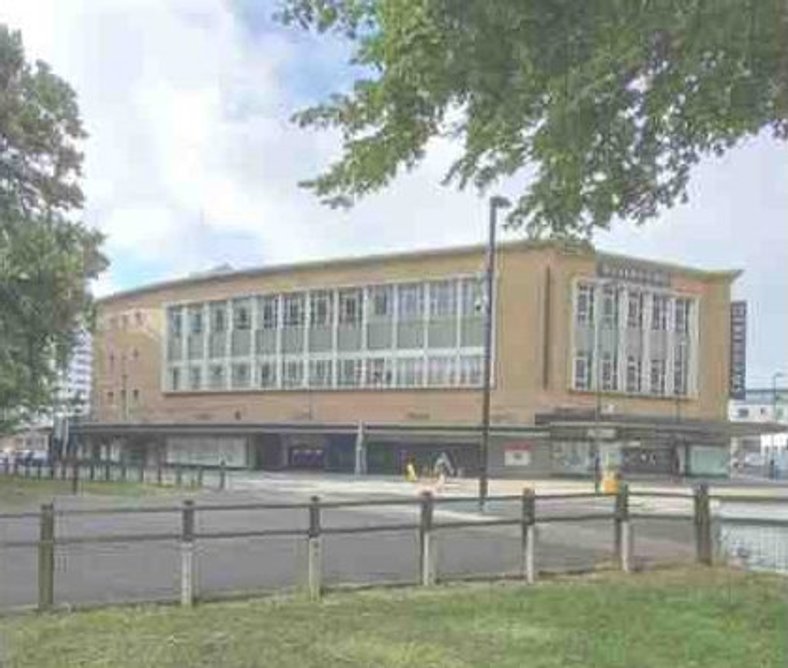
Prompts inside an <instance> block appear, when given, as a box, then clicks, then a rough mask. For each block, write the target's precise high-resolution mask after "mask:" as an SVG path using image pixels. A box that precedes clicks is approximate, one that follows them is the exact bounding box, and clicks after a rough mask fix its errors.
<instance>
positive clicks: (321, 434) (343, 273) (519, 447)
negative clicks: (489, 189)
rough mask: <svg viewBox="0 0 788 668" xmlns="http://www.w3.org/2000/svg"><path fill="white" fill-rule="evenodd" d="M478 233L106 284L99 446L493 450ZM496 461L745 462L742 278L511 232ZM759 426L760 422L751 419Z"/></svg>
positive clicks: (404, 457) (110, 452) (137, 456)
mask: <svg viewBox="0 0 788 668" xmlns="http://www.w3.org/2000/svg"><path fill="white" fill-rule="evenodd" d="M484 251H485V249H484V248H483V247H481V246H471V247H463V248H453V249H441V250H432V251H422V252H410V253H400V254H390V255H379V256H371V257H360V258H346V259H338V260H331V261H325V262H313V263H304V264H295V265H288V266H275V267H263V268H258V269H249V270H243V271H229V272H226V273H220V274H216V275H210V274H209V275H204V276H192V277H187V278H185V279H182V280H174V281H168V282H164V283H159V284H156V285H149V286H143V287H140V288H138V289H134V290H130V291H128V292H125V293H120V294H117V295H114V296H111V297H107V298H105V299H102V300H99V302H98V311H99V318H98V329H97V333H96V335H95V341H94V354H95V360H94V363H95V372H94V374H93V379H94V387H93V394H92V398H93V412H92V415H91V420H90V421H83V422H82V423H81V424H80V425H79V426H78V427H75V429H77V430H78V439H79V441H80V444H81V448H82V453H83V455H86V456H93V457H111V458H120V457H123V458H127V459H129V460H131V461H142V460H145V461H148V462H155V461H162V462H168V463H192V464H198V463H199V464H207V465H216V464H218V463H219V462H222V461H223V462H225V463H226V464H227V465H228V466H238V467H249V468H260V469H280V468H315V469H325V470H335V471H353V470H355V471H357V472H363V471H365V470H366V471H368V472H370V473H373V472H378V473H394V472H397V471H399V470H401V469H402V467H403V465H404V462H406V461H408V460H415V461H416V462H417V464H418V465H419V466H421V465H428V464H429V463H430V462H433V461H434V460H435V458H436V457H438V456H439V455H440V454H443V453H447V454H448V455H449V456H450V457H451V459H452V461H453V462H454V463H455V466H456V468H459V469H463V470H464V471H465V472H466V473H473V472H474V471H476V470H477V468H478V466H479V452H480V450H479V433H480V431H479V425H480V418H481V403H482V396H481V395H482V392H481V388H482V385H483V367H484V364H483V352H484V347H483V342H484V311H485V304H486V296H485V295H484V289H483V281H482V280H481V279H482V273H483V271H484ZM496 262H497V279H496V283H495V286H494V292H493V295H492V301H493V318H494V320H493V324H494V336H493V367H492V368H493V374H492V375H493V387H492V392H491V399H492V411H491V420H492V439H491V442H490V448H489V460H488V462H487V466H488V468H489V470H490V471H491V472H492V473H493V474H494V475H512V476H524V475H532V474H539V475H541V474H556V475H589V474H591V473H592V472H593V470H594V467H595V466H596V462H597V461H601V463H602V464H603V465H604V466H606V467H608V466H609V467H611V468H619V469H621V470H622V471H623V472H625V473H640V474H649V473H656V474H667V473H673V474H675V473H683V474H687V475H690V474H695V475H727V473H728V462H729V449H730V448H729V446H730V439H731V436H732V435H733V434H732V433H731V429H732V423H730V422H729V421H728V419H727V401H728V392H729V386H730V378H729V372H730V367H731V329H730V307H731V301H730V288H731V283H732V282H733V281H734V280H735V279H736V277H737V276H738V275H739V272H737V271H705V270H699V269H693V268H689V267H682V266H677V265H672V264H666V263H660V262H653V261H647V260H640V259H636V258H631V257H624V256H619V255H613V254H607V253H601V252H597V251H595V250H593V249H591V248H588V247H580V248H578V247H571V248H570V247H567V246H565V245H560V244H556V243H550V242H524V241H523V242H515V243H509V244H503V245H502V246H501V247H499V249H498V250H497V253H496ZM733 428H739V429H745V430H746V429H750V430H754V431H755V432H756V433H757V430H758V425H733Z"/></svg>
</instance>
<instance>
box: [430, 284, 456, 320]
mask: <svg viewBox="0 0 788 668" xmlns="http://www.w3.org/2000/svg"><path fill="white" fill-rule="evenodd" d="M456 293H457V289H456V287H455V283H454V281H435V282H433V283H430V318H433V319H437V318H453V317H454V316H455V314H456V313H457V308H456V307H457V304H456V301H457V299H456V297H457V294H456Z"/></svg>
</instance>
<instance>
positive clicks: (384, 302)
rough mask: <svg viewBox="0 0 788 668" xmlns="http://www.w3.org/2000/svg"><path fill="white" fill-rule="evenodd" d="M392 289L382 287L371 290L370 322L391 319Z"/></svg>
mask: <svg viewBox="0 0 788 668" xmlns="http://www.w3.org/2000/svg"><path fill="white" fill-rule="evenodd" d="M391 292H392V288H391V286H390V285H380V286H377V287H374V288H370V289H369V295H368V300H369V303H368V307H367V308H368V312H367V317H368V319H369V320H388V319H390V318H391V315H392V312H393V309H392V295H391Z"/></svg>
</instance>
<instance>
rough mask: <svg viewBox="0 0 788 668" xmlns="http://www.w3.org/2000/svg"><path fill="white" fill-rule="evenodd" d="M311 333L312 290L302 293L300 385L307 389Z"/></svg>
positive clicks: (308, 384)
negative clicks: (302, 335)
mask: <svg viewBox="0 0 788 668" xmlns="http://www.w3.org/2000/svg"><path fill="white" fill-rule="evenodd" d="M311 335H312V291H311V290H307V291H306V292H305V293H304V345H303V347H302V349H301V386H302V387H305V388H307V389H309V387H310V381H309V338H310V337H311Z"/></svg>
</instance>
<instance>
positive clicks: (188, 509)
mask: <svg viewBox="0 0 788 668" xmlns="http://www.w3.org/2000/svg"><path fill="white" fill-rule="evenodd" d="M182 519H183V521H182V532H181V605H187V606H188V605H192V604H193V603H194V501H192V500H191V499H187V500H186V501H184V502H183V511H182Z"/></svg>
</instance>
